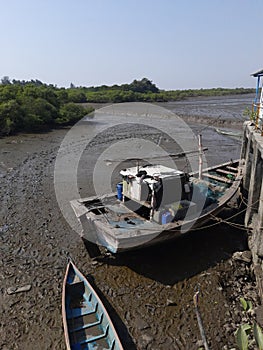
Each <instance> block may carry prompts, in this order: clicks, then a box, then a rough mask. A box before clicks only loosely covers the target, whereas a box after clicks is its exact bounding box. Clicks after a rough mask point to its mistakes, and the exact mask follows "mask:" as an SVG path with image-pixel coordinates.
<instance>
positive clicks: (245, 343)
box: [235, 298, 263, 350]
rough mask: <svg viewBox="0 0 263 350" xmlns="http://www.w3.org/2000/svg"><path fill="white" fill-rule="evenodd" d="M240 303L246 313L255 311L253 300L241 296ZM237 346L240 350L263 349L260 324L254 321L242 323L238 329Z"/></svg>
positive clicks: (262, 335)
mask: <svg viewBox="0 0 263 350" xmlns="http://www.w3.org/2000/svg"><path fill="white" fill-rule="evenodd" d="M240 303H241V305H242V308H243V312H244V313H248V314H250V313H251V312H252V313H253V307H252V303H251V301H247V300H245V299H244V298H240ZM235 335H236V341H237V346H238V348H239V349H240V350H249V349H259V350H263V333H262V330H261V328H260V326H259V325H258V324H257V323H256V322H253V326H252V325H250V324H247V323H245V324H241V325H240V326H239V327H238V329H237V331H236V334H235Z"/></svg>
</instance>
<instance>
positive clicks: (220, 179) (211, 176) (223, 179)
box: [203, 173, 233, 184]
mask: <svg viewBox="0 0 263 350" xmlns="http://www.w3.org/2000/svg"><path fill="white" fill-rule="evenodd" d="M203 176H204V177H208V178H209V179H212V180H216V181H219V182H225V183H227V184H232V183H233V181H231V180H229V179H227V178H226V177H219V176H215V175H211V174H208V173H203Z"/></svg>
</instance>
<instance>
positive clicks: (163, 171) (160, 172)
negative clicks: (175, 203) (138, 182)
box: [120, 164, 184, 179]
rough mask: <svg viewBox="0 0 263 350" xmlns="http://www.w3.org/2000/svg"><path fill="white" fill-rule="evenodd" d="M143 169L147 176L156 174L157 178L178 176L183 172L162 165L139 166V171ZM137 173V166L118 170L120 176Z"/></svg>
mask: <svg viewBox="0 0 263 350" xmlns="http://www.w3.org/2000/svg"><path fill="white" fill-rule="evenodd" d="M143 170H145V171H146V172H147V175H149V176H157V177H159V178H162V179H163V178H165V177H178V176H180V175H182V174H184V172H183V171H180V170H176V169H173V168H168V167H166V166H164V165H159V164H158V165H146V166H142V167H140V168H139V171H143ZM137 173H138V168H137V167H136V166H135V167H131V168H127V169H123V170H121V171H120V174H121V175H122V176H134V177H135V176H136V175H137Z"/></svg>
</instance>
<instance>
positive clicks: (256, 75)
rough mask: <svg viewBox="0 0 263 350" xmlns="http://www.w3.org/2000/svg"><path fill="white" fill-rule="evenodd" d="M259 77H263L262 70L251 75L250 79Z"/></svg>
mask: <svg viewBox="0 0 263 350" xmlns="http://www.w3.org/2000/svg"><path fill="white" fill-rule="evenodd" d="M261 75H263V69H260V70H259V71H257V72H255V73H252V74H251V76H252V77H258V76H261Z"/></svg>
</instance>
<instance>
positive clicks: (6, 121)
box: [0, 77, 94, 135]
mask: <svg viewBox="0 0 263 350" xmlns="http://www.w3.org/2000/svg"><path fill="white" fill-rule="evenodd" d="M93 110H94V108H92V107H89V108H84V107H83V106H81V105H77V104H75V103H73V102H72V99H71V98H70V97H69V93H68V91H67V90H66V89H59V88H57V87H55V86H53V85H46V84H43V83H41V82H40V81H38V80H36V81H30V82H24V81H22V82H21V81H15V80H13V82H12V83H11V82H10V81H9V79H8V77H4V78H3V79H2V80H1V84H0V135H10V134H13V133H16V132H19V131H30V132H31V131H33V132H39V131H43V130H48V129H50V128H54V127H56V126H58V125H59V126H63V125H70V124H73V123H75V122H76V121H78V120H80V119H81V118H83V117H84V116H85V115H86V114H88V113H90V112H91V111H93Z"/></svg>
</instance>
